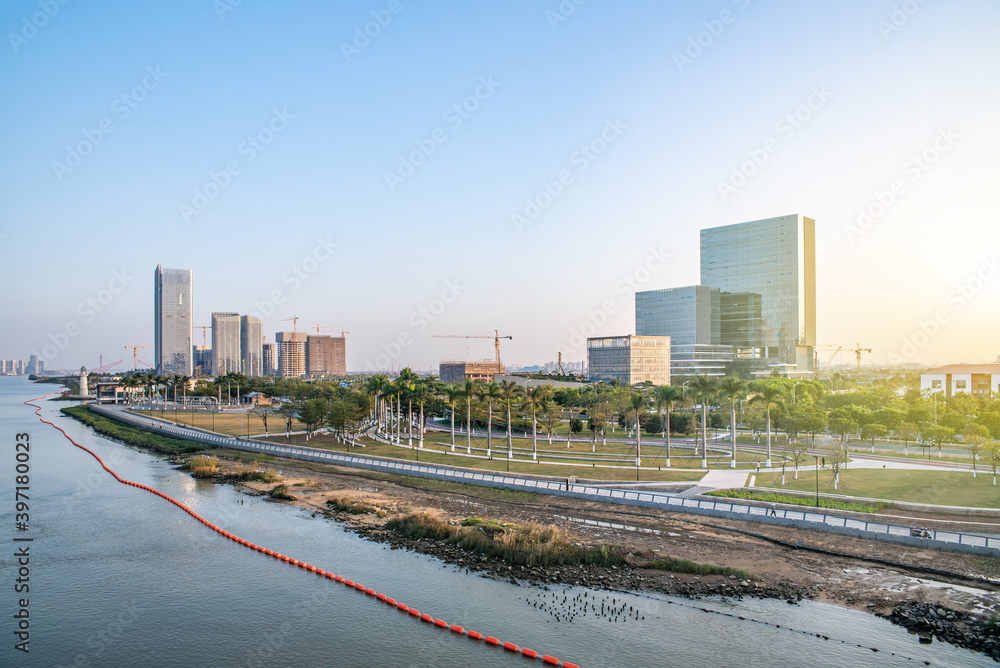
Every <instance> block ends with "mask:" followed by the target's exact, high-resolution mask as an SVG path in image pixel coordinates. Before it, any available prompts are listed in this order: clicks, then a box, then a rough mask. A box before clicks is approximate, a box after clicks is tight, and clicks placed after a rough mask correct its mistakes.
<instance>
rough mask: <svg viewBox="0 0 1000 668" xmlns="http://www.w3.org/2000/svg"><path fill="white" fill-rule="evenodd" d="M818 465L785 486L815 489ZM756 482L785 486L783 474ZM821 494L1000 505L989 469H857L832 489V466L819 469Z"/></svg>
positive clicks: (998, 489)
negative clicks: (783, 484)
mask: <svg viewBox="0 0 1000 668" xmlns="http://www.w3.org/2000/svg"><path fill="white" fill-rule="evenodd" d="M815 475H816V474H815V469H811V470H810V469H802V470H800V471H799V479H798V480H794V479H793V478H792V474H791V473H788V475H787V476H786V482H787V483H788V484H787V485H785V486H784V489H795V490H799V491H803V492H812V491H815V489H816V478H815ZM757 485H759V486H763V487H771V488H774V489H782V485H781V474H780V473H778V474H777V475H776V476H775V475H773V474H771V473H768V474H767V475H766V476H765V475H758V476H757ZM819 491H820V494H841V495H845V496H862V497H867V498H874V499H890V500H892V501H909V502H911V503H928V504H933V505H942V506H967V507H974V508H1000V486H997V487H994V486H993V475H992V473H991V472H990V471H982V470H980V471H979V476H978V477H977V478H973V477H972V472H971V471H970V472H969V473H961V472H952V471H906V470H899V469H857V470H853V469H850V468H848V470H847V471H841V474H840V485H839V489H837V490H835V489H833V473H832V472H831V471H830V469H829V468H827V469H821V470H820V472H819Z"/></svg>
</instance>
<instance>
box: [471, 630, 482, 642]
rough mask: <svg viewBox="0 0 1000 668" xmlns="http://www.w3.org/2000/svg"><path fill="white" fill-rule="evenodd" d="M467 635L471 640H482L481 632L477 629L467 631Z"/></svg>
mask: <svg viewBox="0 0 1000 668" xmlns="http://www.w3.org/2000/svg"><path fill="white" fill-rule="evenodd" d="M469 637H470V638H472V639H473V640H482V639H483V634H482V633H480V632H479V631H469Z"/></svg>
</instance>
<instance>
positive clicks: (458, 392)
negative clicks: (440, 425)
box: [440, 383, 465, 452]
mask: <svg viewBox="0 0 1000 668" xmlns="http://www.w3.org/2000/svg"><path fill="white" fill-rule="evenodd" d="M440 392H441V396H443V397H444V402H445V404H446V405H447V406H448V408H449V409H450V413H451V451H452V452H455V405H456V404H457V403H458V400H459V399H461V398H462V397H463V396H465V392H464V391H463V390H462V388H460V387H459V386H458V385H455V384H454V383H448V384H447V385H442V386H441V388H440Z"/></svg>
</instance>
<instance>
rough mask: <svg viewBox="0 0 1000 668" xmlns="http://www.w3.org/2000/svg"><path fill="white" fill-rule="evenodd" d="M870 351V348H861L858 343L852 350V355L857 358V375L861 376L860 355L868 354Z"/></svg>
mask: <svg viewBox="0 0 1000 668" xmlns="http://www.w3.org/2000/svg"><path fill="white" fill-rule="evenodd" d="M871 351H872V349H871V348H862V347H861V344H860V343H859V344H857V345H856V347H855V348H854V354H855V355H856V356H857V358H858V375H861V353H869V354H870V353H871Z"/></svg>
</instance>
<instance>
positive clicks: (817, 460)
mask: <svg viewBox="0 0 1000 668" xmlns="http://www.w3.org/2000/svg"><path fill="white" fill-rule="evenodd" d="M813 457H815V458H816V507H817V508H819V455H813Z"/></svg>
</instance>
